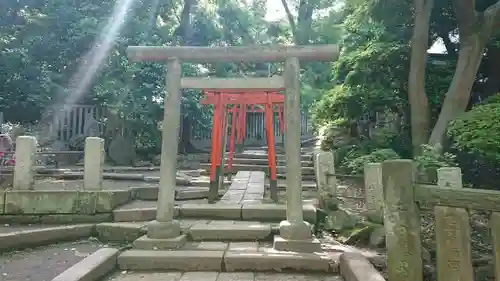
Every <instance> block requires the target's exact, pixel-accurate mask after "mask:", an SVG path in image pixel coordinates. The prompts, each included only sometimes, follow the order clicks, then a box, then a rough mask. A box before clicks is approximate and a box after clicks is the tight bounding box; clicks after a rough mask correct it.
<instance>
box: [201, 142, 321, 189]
mask: <svg viewBox="0 0 500 281" xmlns="http://www.w3.org/2000/svg"><path fill="white" fill-rule="evenodd" d="M276 156H277V164H278V169H277V172H278V179H286V160H285V155H284V154H277V155H276ZM301 160H302V161H301V164H302V165H301V166H302V180H303V181H305V182H314V181H315V180H316V177H315V175H314V163H313V155H312V153H309V152H307V151H303V152H302V156H301ZM226 163H227V158H226ZM201 165H202V167H203V168H205V169H207V170H209V169H210V163H202V164H201ZM268 169H269V168H268V159H267V151H265V150H261V149H259V150H247V151H244V152H243V153H237V154H236V155H235V156H234V158H233V172H234V173H237V172H239V171H263V172H267V171H268Z"/></svg>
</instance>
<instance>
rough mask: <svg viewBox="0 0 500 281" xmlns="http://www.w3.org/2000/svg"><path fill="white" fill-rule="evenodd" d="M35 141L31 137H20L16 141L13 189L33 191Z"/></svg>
mask: <svg viewBox="0 0 500 281" xmlns="http://www.w3.org/2000/svg"><path fill="white" fill-rule="evenodd" d="M36 147H37V141H36V138H35V137H32V136H20V137H18V138H17V140H16V152H15V158H16V166H15V167H14V181H13V188H14V189H22V190H29V189H34V184H35V163H36V154H37V153H36Z"/></svg>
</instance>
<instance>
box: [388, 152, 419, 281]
mask: <svg viewBox="0 0 500 281" xmlns="http://www.w3.org/2000/svg"><path fill="white" fill-rule="evenodd" d="M414 171H415V170H414V165H413V161H411V160H405V159H397V160H388V161H384V162H383V163H382V182H383V186H384V227H385V232H386V248H387V264H390V265H394V266H389V268H388V272H387V275H388V277H389V278H388V280H391V281H408V280H423V274H422V272H423V263H422V244H421V240H420V214H419V209H418V207H417V205H416V203H415V198H414V182H413V179H414Z"/></svg>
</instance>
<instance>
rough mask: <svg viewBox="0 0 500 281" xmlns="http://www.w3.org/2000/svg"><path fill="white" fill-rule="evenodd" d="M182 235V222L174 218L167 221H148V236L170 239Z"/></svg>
mask: <svg viewBox="0 0 500 281" xmlns="http://www.w3.org/2000/svg"><path fill="white" fill-rule="evenodd" d="M179 235H181V224H180V223H179V221H176V220H172V221H167V222H159V221H156V220H155V221H151V222H149V223H148V237H149V238H152V239H169V238H175V237H178V236H179Z"/></svg>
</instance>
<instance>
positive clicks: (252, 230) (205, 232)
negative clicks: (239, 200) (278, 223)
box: [188, 221, 272, 241]
mask: <svg viewBox="0 0 500 281" xmlns="http://www.w3.org/2000/svg"><path fill="white" fill-rule="evenodd" d="M271 234H272V226H271V224H269V223H260V222H247V221H238V222H236V221H211V222H210V223H208V224H203V223H198V224H195V225H193V226H192V227H191V228H190V229H189V231H188V236H189V238H190V240H192V241H261V240H266V239H267V240H269V239H271V238H272V236H271Z"/></svg>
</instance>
